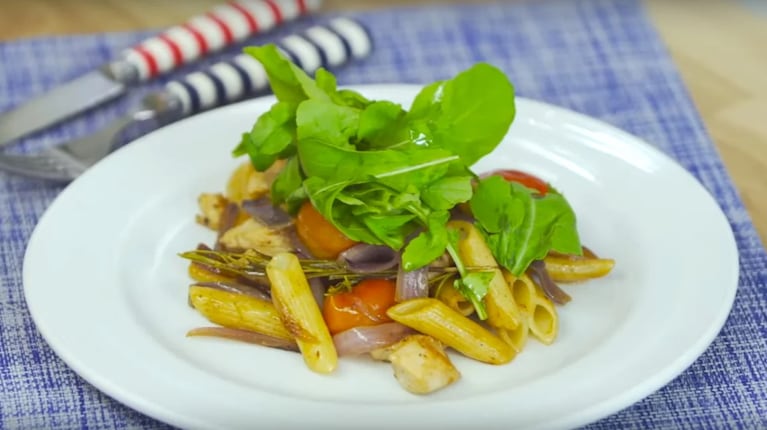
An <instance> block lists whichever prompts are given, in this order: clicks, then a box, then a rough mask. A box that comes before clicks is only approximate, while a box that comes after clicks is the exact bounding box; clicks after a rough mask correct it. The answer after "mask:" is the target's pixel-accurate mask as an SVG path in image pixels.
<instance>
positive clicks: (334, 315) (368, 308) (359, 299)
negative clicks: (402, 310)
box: [322, 278, 397, 334]
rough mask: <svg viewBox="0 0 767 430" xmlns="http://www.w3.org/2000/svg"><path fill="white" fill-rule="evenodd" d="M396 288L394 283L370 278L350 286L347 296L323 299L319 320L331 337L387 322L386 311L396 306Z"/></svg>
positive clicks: (341, 295) (336, 295) (338, 294)
mask: <svg viewBox="0 0 767 430" xmlns="http://www.w3.org/2000/svg"><path fill="white" fill-rule="evenodd" d="M396 288H397V285H396V284H395V282H394V281H390V280H388V279H377V278H371V279H365V280H363V281H361V282H360V283H358V284H357V285H355V286H353V287H352V289H351V291H349V292H343V293H336V294H333V295H330V296H328V297H325V303H324V306H323V309H322V316H323V318H324V319H325V323H326V324H327V325H328V329H329V330H330V333H331V334H336V333H340V332H342V331H344V330H348V329H350V328H354V327H359V326H371V325H377V324H381V323H385V322H390V321H391V319H390V318H389V317H388V315H386V310H387V309H389V308H390V307H392V306H394V304H395V301H394V291H395V290H396Z"/></svg>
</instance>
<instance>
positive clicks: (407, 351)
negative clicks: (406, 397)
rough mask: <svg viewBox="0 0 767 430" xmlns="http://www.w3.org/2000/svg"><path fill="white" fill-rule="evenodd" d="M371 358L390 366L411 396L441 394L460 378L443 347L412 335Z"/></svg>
mask: <svg viewBox="0 0 767 430" xmlns="http://www.w3.org/2000/svg"><path fill="white" fill-rule="evenodd" d="M371 356H372V357H373V358H375V359H377V360H383V361H389V362H391V364H392V368H393V369H394V377H395V378H396V379H397V381H398V382H399V384H400V385H401V386H402V387H403V388H404V389H406V390H407V391H409V392H411V393H414V394H428V393H431V392H434V391H437V390H441V389H442V388H445V387H447V386H448V385H450V384H452V383H453V382H455V381H457V380H458V379H459V378H460V377H461V374H460V372H458V369H456V368H455V366H453V363H452V362H451V361H450V358H449V357H448V356H447V353H445V347H444V345H442V343H441V342H440V341H438V340H437V339H434V338H433V337H431V336H426V335H422V334H414V335H411V336H408V337H406V338H405V339H403V340H401V341H399V342H398V343H396V344H394V345H392V346H389V347H387V348H382V349H378V350H375V351H373V352H372V353H371Z"/></svg>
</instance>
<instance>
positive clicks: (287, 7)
mask: <svg viewBox="0 0 767 430" xmlns="http://www.w3.org/2000/svg"><path fill="white" fill-rule="evenodd" d="M321 3H322V0H238V1H231V2H229V3H227V4H222V5H220V6H217V7H215V8H213V9H212V10H211V11H209V12H208V13H206V14H204V15H199V16H196V17H194V18H192V19H190V20H188V21H187V22H185V23H184V24H181V25H178V26H175V27H172V28H170V29H168V30H167V31H164V32H163V33H161V34H159V35H158V36H155V37H152V38H151V39H147V40H145V41H143V42H141V43H139V44H138V45H136V46H134V47H133V48H130V49H128V50H127V51H125V52H124V53H123V57H122V61H124V62H126V63H128V64H130V66H132V67H131V68H133V69H135V73H134V79H136V80H138V81H145V80H148V79H151V78H153V77H155V76H159V75H161V74H163V73H165V72H168V71H170V70H173V69H175V68H177V67H179V66H182V65H184V64H187V63H190V62H192V61H194V60H196V59H198V58H200V57H203V56H205V55H206V54H208V53H212V52H215V51H218V50H220V49H221V48H224V47H226V46H228V45H231V44H234V43H237V42H240V41H242V40H243V39H245V38H247V37H248V36H251V35H254V34H258V33H263V32H266V31H269V30H271V29H272V28H274V27H276V26H278V25H280V24H282V23H284V22H288V21H292V20H294V19H297V18H299V17H301V16H302V15H306V14H309V13H312V12H314V11H316V10H317V9H319V7H320V4H321Z"/></svg>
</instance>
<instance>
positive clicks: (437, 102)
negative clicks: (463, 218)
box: [408, 63, 516, 166]
mask: <svg viewBox="0 0 767 430" xmlns="http://www.w3.org/2000/svg"><path fill="white" fill-rule="evenodd" d="M515 113H516V108H515V105H514V87H513V86H512V84H511V82H509V80H508V78H507V77H506V75H505V74H504V73H503V72H502V71H500V70H499V69H497V68H495V67H493V66H491V65H489V64H486V63H478V64H476V65H474V66H473V67H471V68H469V69H468V70H466V71H464V72H461V73H459V74H458V75H456V76H455V78H453V79H451V80H448V81H444V82H435V83H433V84H431V85H429V86H427V87H425V88H424V89H423V90H422V91H421V93H419V94H418V96H417V97H416V98H415V100H414V102H413V105H412V106H411V108H410V113H409V114H408V120H409V121H410V122H411V127H412V128H411V129H412V132H413V134H414V135H416V136H418V137H419V138H421V139H423V140H425V141H426V142H428V145H430V146H437V147H441V148H445V149H448V150H450V151H451V152H453V153H454V154H457V155H459V156H460V157H461V160H462V161H463V164H464V165H466V166H471V165H472V164H474V163H475V162H477V161H478V160H479V159H480V158H482V157H483V156H485V155H487V154H489V153H490V152H491V151H492V150H493V149H494V148H495V147H496V146H497V145H498V143H499V142H500V141H501V139H503V137H504V136H505V135H506V133H507V132H508V130H509V127H510V126H511V123H512V121H513V120H514V116H515Z"/></svg>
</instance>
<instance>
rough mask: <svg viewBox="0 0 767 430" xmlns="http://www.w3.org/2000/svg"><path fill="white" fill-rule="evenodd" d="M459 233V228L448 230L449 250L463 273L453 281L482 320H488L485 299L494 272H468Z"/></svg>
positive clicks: (459, 270)
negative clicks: (462, 256) (460, 245)
mask: <svg viewBox="0 0 767 430" xmlns="http://www.w3.org/2000/svg"><path fill="white" fill-rule="evenodd" d="M459 234H460V233H458V231H457V230H455V229H452V228H451V229H448V231H447V239H448V245H447V252H448V253H449V254H450V257H452V259H453V262H454V263H455V267H456V268H457V269H458V273H459V274H460V275H461V277H460V278H459V279H456V280H455V282H453V286H454V287H455V289H456V290H458V292H459V293H461V295H462V296H464V297H466V298H467V299H468V300H469V301H470V302H471V304H472V305H473V306H474V310H475V311H476V312H477V317H479V319H480V320H486V319H487V307H486V306H485V302H484V301H483V300H484V298H485V296H486V295H487V292H488V291H490V281H491V280H492V279H493V276H494V273H493V272H468V271H467V270H466V264H465V263H464V262H463V260H461V255H460V254H459V253H458V241H459Z"/></svg>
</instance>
